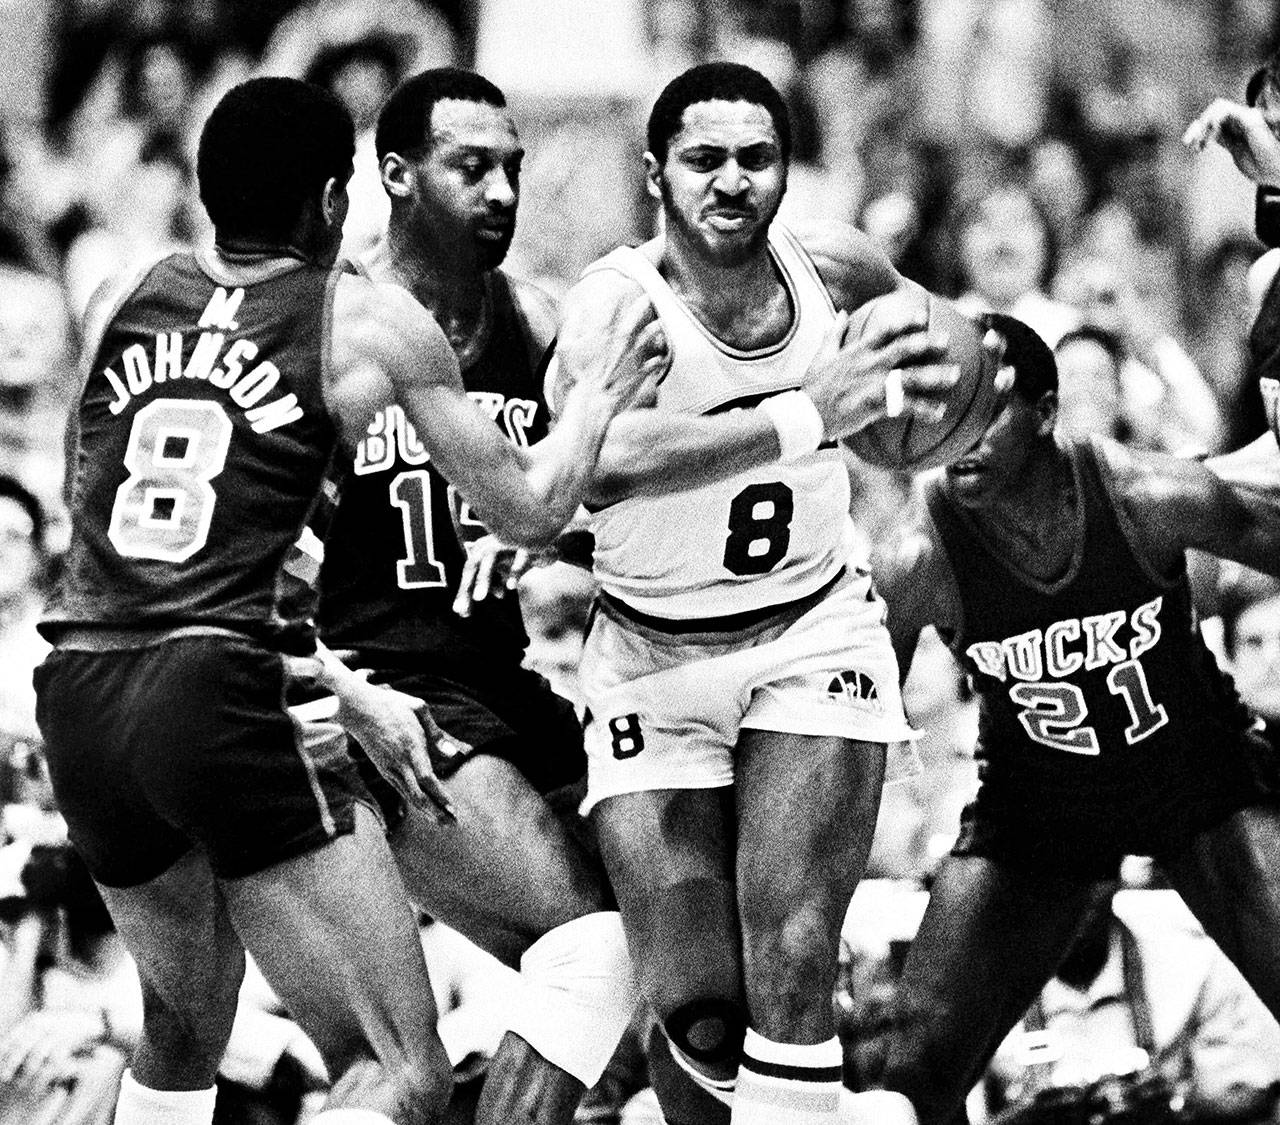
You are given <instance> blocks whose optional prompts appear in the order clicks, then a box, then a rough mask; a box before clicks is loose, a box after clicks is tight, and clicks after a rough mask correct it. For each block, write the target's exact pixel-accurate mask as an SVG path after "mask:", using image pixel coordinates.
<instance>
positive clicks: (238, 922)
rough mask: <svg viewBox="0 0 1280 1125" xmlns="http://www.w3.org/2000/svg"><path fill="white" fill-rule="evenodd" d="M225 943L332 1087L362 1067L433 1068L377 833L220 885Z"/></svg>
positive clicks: (401, 918) (400, 895) (408, 935)
mask: <svg viewBox="0 0 1280 1125" xmlns="http://www.w3.org/2000/svg"><path fill="white" fill-rule="evenodd" d="M221 886H222V889H223V893H224V895H225V896H226V901H227V905H228V909H229V911H230V914H231V918H232V921H233V923H234V925H235V928H236V932H237V933H238V934H239V936H240V939H241V941H242V942H243V943H244V946H245V948H246V949H248V950H249V952H250V953H251V954H252V955H253V958H254V960H255V961H256V962H257V963H258V966H259V968H260V969H261V970H262V973H263V976H265V977H266V979H267V981H268V982H269V983H270V984H271V986H272V988H274V989H275V990H276V992H277V994H278V995H279V996H280V998H281V1000H282V1001H283V1003H284V1005H285V1007H286V1008H287V1009H288V1010H289V1012H290V1014H291V1015H292V1016H293V1018H294V1019H295V1020H297V1022H298V1023H299V1024H300V1025H301V1026H302V1028H303V1029H304V1030H305V1031H306V1032H307V1034H308V1035H309V1036H310V1037H311V1038H312V1040H314V1042H315V1043H316V1046H317V1047H319V1049H320V1051H321V1053H322V1054H323V1055H324V1058H325V1061H326V1063H327V1064H328V1065H329V1067H330V1070H331V1072H332V1073H333V1074H334V1075H335V1077H336V1075H337V1074H339V1073H341V1072H343V1071H345V1070H346V1069H347V1067H348V1066H350V1065H351V1064H352V1063H353V1062H355V1061H357V1060H362V1059H368V1058H370V1057H371V1058H373V1059H374V1060H376V1061H377V1062H379V1063H380V1064H382V1065H383V1066H385V1067H387V1068H389V1069H390V1070H392V1071H393V1072H396V1073H406V1072H408V1071H410V1070H412V1069H413V1068H420V1069H421V1070H423V1071H424V1072H427V1073H430V1071H431V1069H432V1067H434V1066H436V1065H437V1064H438V1062H439V1059H438V1057H437V1053H438V1050H439V1048H438V1040H436V1038H435V1035H434V1027H435V1022H436V1009H435V1003H434V1001H433V999H432V994H431V988H430V983H429V981H428V978H427V970H426V966H425V964H424V962H423V959H422V947H421V944H420V941H419V937H418V929H417V924H416V921H415V919H414V916H413V912H412V910H411V908H410V906H409V904H408V901H407V900H406V898H405V894H404V885H403V883H402V882H401V880H400V876H399V874H398V872H397V871H396V868H395V863H394V861H393V860H392V858H391V853H390V851H389V850H388V848H387V845H386V841H385V839H384V838H383V832H382V826H381V823H380V822H379V821H378V820H377V818H376V817H375V816H374V815H373V813H372V812H371V811H370V810H369V809H368V808H366V807H364V806H363V805H358V806H357V807H356V810H355V826H354V831H353V832H351V833H350V834H348V835H345V836H341V837H339V838H337V839H335V840H333V841H332V842H330V843H328V844H325V845H323V846H321V847H319V848H316V849H314V850H312V851H308V852H306V853H304V854H303V855H300V856H295V857H294V858H292V859H288V860H285V861H283V862H281V863H278V864H275V865H274V866H272V867H269V868H267V869H265V870H263V871H260V872H258V873H256V874H253V875H248V876H245V877H243V878H239V879H224V880H222V882H221Z"/></svg>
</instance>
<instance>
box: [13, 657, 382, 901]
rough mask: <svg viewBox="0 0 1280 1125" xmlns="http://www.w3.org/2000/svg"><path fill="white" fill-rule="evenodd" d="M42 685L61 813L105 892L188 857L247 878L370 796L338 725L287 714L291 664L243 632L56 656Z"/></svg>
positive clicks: (321, 840)
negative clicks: (203, 857)
mask: <svg viewBox="0 0 1280 1125" xmlns="http://www.w3.org/2000/svg"><path fill="white" fill-rule="evenodd" d="M35 682H36V689H37V692H38V719H39V723H40V729H41V731H42V732H43V735H44V739H45V747H46V751H47V753H48V758H49V771H50V774H51V777H52V779H53V786H54V793H55V796H56V799H57V802H58V807H59V810H60V811H61V812H62V814H63V816H64V817H65V819H66V821H67V827H68V830H69V834H70V837H71V841H72V843H73V844H74V845H75V846H76V848H77V849H78V850H79V851H80V853H81V854H82V855H83V856H84V859H85V861H86V862H87V863H88V865H89V869H90V871H92V873H93V876H94V878H95V879H97V880H98V881H99V882H100V883H103V884H105V885H107V886H116V887H129V886H136V885H138V884H140V883H145V882H147V881H148V880H150V879H153V878H155V877H156V876H158V875H160V874H162V873H163V872H164V871H166V870H167V869H168V868H170V867H171V866H172V865H173V864H174V863H175V862H176V861H177V860H179V859H180V858H181V857H182V856H184V855H185V854H186V853H187V852H189V851H190V850H191V849H193V848H200V849H203V851H204V852H205V853H206V854H207V855H208V858H209V863H210V865H211V867H212V869H213V871H214V872H215V874H217V875H218V876H220V877H223V878H229V879H234V878H240V877H243V876H246V875H252V874H255V873H257V872H259V871H262V870H264V869H266V868H267V867H270V866H271V865H273V864H275V863H279V862H281V861H282V860H285V859H289V858H292V857H294V856H297V855H301V854H302V853H304V852H307V851H311V850H313V849H315V848H317V847H319V846H321V845H323V844H325V843H326V842H328V841H329V840H332V839H334V838H335V837H338V836H341V835H344V834H346V833H348V832H350V831H351V830H352V828H353V827H354V821H355V817H354V807H353V803H354V801H355V800H356V799H357V798H360V799H363V800H366V801H367V800H368V795H367V793H366V792H365V790H364V788H363V786H362V784H361V782H360V779H359V776H358V774H357V773H356V770H355V767H354V763H352V761H351V759H350V756H349V755H348V754H347V747H346V736H345V734H344V732H343V731H342V728H341V727H339V726H337V725H336V724H334V723H311V722H304V721H302V720H300V719H298V718H296V717H295V716H293V715H292V714H291V713H290V711H289V710H288V708H287V707H286V705H285V691H286V674H285V663H284V658H283V657H282V656H281V655H280V654H279V653H277V652H272V651H270V650H268V649H266V648H263V647H262V646H261V645H259V644H257V643H256V642H255V641H253V640H252V639H250V638H249V637H239V636H236V635H233V634H219V635H205V636H182V637H174V638H169V639H165V640H159V641H157V642H156V643H154V644H151V645H150V646H149V647H145V648H127V649H115V650H112V651H106V652H100V651H81V650H79V649H74V648H60V649H55V650H54V651H53V652H52V653H50V655H49V656H48V658H47V659H46V660H45V662H44V663H43V664H42V665H41V666H40V667H39V668H38V669H37V670H36V674H35Z"/></svg>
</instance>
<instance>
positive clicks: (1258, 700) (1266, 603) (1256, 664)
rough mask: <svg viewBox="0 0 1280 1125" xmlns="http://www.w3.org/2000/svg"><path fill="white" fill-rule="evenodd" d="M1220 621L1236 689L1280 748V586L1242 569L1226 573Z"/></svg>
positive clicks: (1223, 644) (1220, 593)
mask: <svg viewBox="0 0 1280 1125" xmlns="http://www.w3.org/2000/svg"><path fill="white" fill-rule="evenodd" d="M1218 617H1219V619H1220V621H1221V622H1222V648H1223V653H1224V654H1225V656H1226V659H1227V663H1228V671H1230V672H1231V675H1232V677H1233V678H1234V679H1235V682H1236V690H1238V691H1239V692H1240V698H1241V699H1243V700H1244V701H1245V703H1246V704H1248V706H1249V709H1250V710H1251V711H1253V712H1254V714H1256V715H1257V716H1258V717H1259V718H1260V719H1262V721H1263V722H1264V723H1266V724H1267V730H1268V736H1269V738H1270V739H1271V742H1272V743H1273V744H1275V745H1276V746H1277V747H1280V581H1277V580H1276V579H1274V578H1270V577H1267V576H1265V575H1261V574H1258V573H1257V572H1256V571H1251V570H1244V569H1243V568H1239V567H1236V568H1233V569H1231V570H1228V571H1226V580H1225V581H1224V582H1222V584H1221V588H1220V592H1219V598H1218Z"/></svg>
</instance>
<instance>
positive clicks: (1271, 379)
mask: <svg viewBox="0 0 1280 1125" xmlns="http://www.w3.org/2000/svg"><path fill="white" fill-rule="evenodd" d="M1249 359H1250V366H1251V369H1252V371H1253V375H1254V378H1256V379H1257V380H1258V390H1259V392H1260V394H1261V397H1262V404H1263V410H1264V412H1265V414H1266V419H1267V422H1268V423H1269V424H1270V426H1271V429H1272V432H1273V433H1275V435H1276V440H1277V441H1280V417H1277V401H1278V400H1280V271H1277V273H1276V276H1275V277H1274V278H1272V280H1271V284H1270V285H1269V286H1268V287H1267V292H1266V295H1265V296H1264V297H1263V299H1262V306H1261V307H1260V308H1259V309H1258V315H1257V317H1256V319H1255V320H1254V322H1253V327H1252V328H1251V329H1250V330H1249ZM1248 436H1250V437H1252V436H1253V435H1252V434H1249V435H1248Z"/></svg>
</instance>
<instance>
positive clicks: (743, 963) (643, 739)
mask: <svg viewBox="0 0 1280 1125" xmlns="http://www.w3.org/2000/svg"><path fill="white" fill-rule="evenodd" d="M648 148H649V151H648V153H647V154H646V156H645V162H646V166H647V173H648V185H649V190H650V193H651V194H652V195H653V196H654V197H655V198H657V199H659V200H661V203H662V211H663V215H664V218H665V231H664V233H663V234H662V235H661V236H659V237H658V238H656V239H654V240H653V241H651V242H649V243H646V244H645V245H644V246H641V247H639V248H638V249H631V248H622V249H620V250H616V251H614V252H613V253H612V254H610V255H608V256H607V257H605V258H603V259H601V260H600V261H599V262H597V263H595V264H594V265H593V266H592V267H590V268H589V269H588V271H587V272H586V274H585V275H584V277H583V278H582V279H581V280H580V281H579V283H578V284H577V285H576V286H575V287H574V289H573V290H572V291H571V292H570V294H569V295H568V298H567V302H566V307H565V312H564V323H565V326H566V328H569V329H572V331H573V332H574V334H575V335H576V336H579V338H590V335H589V334H590V333H591V332H592V331H593V330H597V331H598V333H599V338H600V339H601V341H602V343H603V342H605V341H607V339H608V331H607V327H606V324H607V321H608V319H609V317H610V316H612V315H613V313H612V310H614V309H616V308H617V307H618V306H619V305H620V304H622V303H625V302H626V301H628V300H634V299H635V297H636V296H637V295H638V294H641V293H643V294H646V295H647V296H648V297H649V298H650V300H651V301H652V302H653V304H654V306H655V308H656V310H657V313H658V317H659V320H660V322H661V325H662V328H663V331H664V332H665V335H666V339H667V343H668V346H669V349H670V354H671V357H672V367H671V370H670V372H669V374H668V376H667V378H666V380H665V381H664V383H663V385H662V387H661V388H660V390H659V392H658V396H657V404H656V407H655V408H654V409H651V410H640V411H633V412H630V413H626V414H623V415H621V416H619V418H618V419H616V420H615V421H614V423H613V424H612V426H611V428H610V431H609V434H608V436H607V438H606V441H605V446H604V449H603V451H602V455H601V460H600V463H599V466H598V469H597V472H596V475H595V478H594V487H593V490H592V492H591V494H590V499H589V503H590V505H591V507H592V509H593V518H592V524H593V530H594V533H595V572H596V575H597V577H598V578H599V580H600V583H601V586H602V589H603V592H602V595H601V599H600V602H599V605H598V612H597V613H596V614H595V616H594V621H593V624H592V626H591V628H590V630H589V633H588V637H587V643H586V651H585V654H584V657H583V662H582V680H583V686H584V690H585V694H586V699H587V705H588V712H587V717H586V745H587V751H588V756H589V763H590V765H589V788H588V795H587V800H586V802H585V805H584V808H586V809H589V810H591V812H592V817H593V820H594V823H595V826H596V828H597V830H598V833H599V838H600V843H601V848H602V851H603V854H604V858H605V862H606V865H607V867H608V869H609V874H610V876H611V879H612V881H613V884H614V888H615V890H616V892H617V896H618V901H619V905H620V908H621V911H622V915H623V921H624V925H625V928H626V933H627V941H628V945H629V948H630V950H631V954H632V957H633V959H634V961H635V963H636V969H637V975H638V978H639V980H640V983H641V986H642V988H643V990H644V992H645V994H646V996H647V998H648V1000H649V1002H650V1003H651V1005H652V1006H653V1008H654V1009H655V1011H656V1012H657V1015H658V1017H659V1019H660V1021H661V1024H662V1027H663V1029H664V1031H665V1033H666V1036H667V1039H668V1040H669V1043H670V1045H671V1054H672V1057H673V1058H674V1060H675V1062H676V1063H678V1064H679V1065H680V1067H682V1068H683V1069H684V1070H685V1071H687V1072H688V1073H689V1074H690V1075H691V1076H692V1077H693V1078H694V1080H695V1081H696V1082H698V1084H699V1085H701V1086H702V1087H703V1088H704V1089H705V1090H708V1091H709V1092H711V1093H712V1094H713V1095H715V1096H716V1097H717V1098H718V1099H719V1100H720V1101H721V1102H724V1103H726V1104H731V1105H732V1118H731V1120H732V1121H733V1122H734V1123H735V1125H757V1123H764V1122H769V1123H770V1125H784V1123H785V1125H801V1123H805V1125H808V1123H814V1125H816V1123H818V1122H834V1121H839V1120H844V1119H845V1118H844V1117H842V1116H841V1113H842V1111H841V1109H840V1108H839V1103H840V1059H841V1054H840V1047H839V1043H838V1041H837V1039H836V1036H835V1028H834V1023H833V1019H832V1005H831V995H832V986H833V983H834V978H835V973H836V955H837V946H838V940H839V932H840V925H841V922H842V920H843V918H844V914H845V910H846V908H847V906H848V904H849V900H850V897H851V895H852V893H853V890H854V887H855V886H856V884H857V882H858V879H859V878H860V876H861V874H862V871H863V868H864V866H865V862H866V856H867V850H868V847H869V845H870V842H871V837H872V833H873V831H874V828H875V820H876V813H877V810H878V807H879V800H880V789H881V785H882V782H883V779H884V777H885V772H886V761H888V763H889V768H890V770H891V771H892V770H893V769H895V768H901V767H902V766H903V765H904V764H909V763H910V762H911V761H913V760H914V756H913V754H912V752H911V751H910V749H909V740H910V739H911V738H912V736H913V732H912V731H911V729H910V728H909V726H908V724H907V722H906V719H905V718H904V716H903V712H902V705H901V701H900V698H899V693H898V686H897V667H896V664H895V661H894V657H893V653H892V650H891V648H890V645H889V640H888V636H887V634H886V632H885V630H884V628H883V626H882V618H883V615H884V606H883V604H882V603H881V602H880V600H879V599H878V598H877V596H876V594H875V592H874V590H873V589H872V587H871V581H870V577H869V574H868V572H867V570H866V569H865V567H864V566H863V565H862V563H861V561H860V560H858V559H857V558H856V557H854V554H853V542H854V536H853V529H852V527H851V525H850V521H849V516H848V512H849V485H848V478H847V475H846V470H845V467H844V465H843V462H842V460H841V457H840V454H839V451H838V450H837V448H836V447H835V442H834V441H833V440H831V439H833V438H836V437H839V436H842V435H844V434H846V433H849V432H852V431H854V430H856V429H858V428H860V427H862V426H865V425H866V424H868V423H869V422H871V421H873V420H875V419H876V418H879V417H881V416H883V415H885V414H894V413H897V412H898V411H900V410H901V409H903V408H904V406H905V408H906V409H911V410H915V411H918V412H919V413H921V414H926V415H932V416H934V417H938V416H939V411H940V410H941V407H940V405H939V403H938V401H937V396H939V395H940V394H941V393H943V392H944V391H945V389H946V388H947V387H948V386H949V385H950V384H951V383H952V382H953V381H954V378H955V372H954V370H953V369H951V368H948V367H946V366H944V365H939V364H938V360H939V358H940V356H941V353H942V350H943V348H944V347H945V340H944V339H941V338H939V337H935V336H931V335H929V334H928V333H926V332H924V331H922V330H921V326H920V325H919V324H910V323H902V324H900V325H895V326H894V327H893V330H892V331H887V332H885V333H882V334H876V335H875V337H874V338H866V339H864V340H863V341H861V342H860V343H859V342H850V343H849V344H848V345H847V346H846V349H845V351H844V353H843V360H842V362H843V363H844V365H845V370H844V371H843V372H842V373H841V374H839V375H838V376H837V375H836V374H835V372H834V370H833V367H832V364H831V363H830V361H829V357H830V356H831V355H832V354H833V347H834V344H835V342H837V341H838V340H839V338H840V336H841V335H842V327H843V324H842V322H843V314H842V313H841V312H839V311H838V310H851V309H854V308H856V307H857V306H858V305H860V304H862V303H864V302H865V301H867V300H868V299H870V298H872V297H875V296H877V295H879V294H882V293H886V292H889V291H891V290H894V289H896V288H898V287H900V286H903V285H906V284H907V282H905V281H904V280H903V279H902V278H901V277H900V276H899V275H898V274H897V273H896V272H895V271H894V270H893V268H892V267H891V266H890V264H889V263H888V261H887V260H886V259H885V258H884V256H883V255H882V254H880V253H879V252H878V251H876V250H875V249H873V248H872V246H871V245H870V243H869V242H868V241H867V239H865V238H864V237H863V236H861V235H860V234H859V233H858V232H856V231H854V230H852V229H851V228H846V227H838V228H829V229H825V230H823V231H821V232H817V233H815V234H814V235H813V236H807V235H806V236H804V237H799V238H798V237H797V236H796V235H794V234H792V233H791V232H789V231H788V230H786V229H784V228H783V227H782V226H781V225H780V224H777V223H773V222H772V219H773V216H774V214H775V213H776V211H777V207H778V204H779V202H780V201H781V198H782V195H783V192H784V190H785V187H786V177H787V160H788V155H789V148H790V134H789V127H788V123H787V117H786V111H785V108H784V107H783V104H782V101H781V99H780V98H779V96H778V94H777V91H776V90H774V88H773V87H772V86H771V85H770V84H769V83H768V82H767V81H766V80H765V79H764V78H763V77H762V76H761V75H759V74H758V73H756V72H755V71H753V70H750V69H749V68H747V67H744V66H739V65H736V64H729V63H713V64H708V65H704V66H699V67H694V68H693V69H692V70H689V71H687V72H686V73H684V74H683V75H681V76H680V77H678V78H676V79H675V80H674V81H673V82H672V83H671V84H670V85H669V86H668V87H667V88H666V89H665V90H664V91H663V93H662V94H661V95H660V97H659V98H658V101H657V103H656V104H655V106H654V109H653V113H652V116H651V118H650V121H649V132H648ZM584 332H585V333H587V334H588V335H587V336H586V337H583V336H582V335H581V334H582V333H584ZM562 359H563V357H562ZM911 365H914V366H911ZM570 367H571V363H569V362H562V363H561V366H560V369H559V371H558V372H555V373H553V375H552V376H551V381H552V394H551V395H550V396H549V397H550V398H552V399H553V400H555V399H558V397H559V395H560V394H562V393H563V392H564V390H565V389H566V386H567V385H568V384H570V383H571V382H572V378H573V376H572V371H571V370H569V368H570ZM904 367H907V371H906V372H905V373H904V372H903V370H902V369H903V368H904ZM903 381H905V388H904V389H905V391H906V395H905V402H904V400H903V395H902V394H900V393H899V392H898V389H897V388H898V387H899V386H902V385H903ZM735 1086H736V1092H735ZM659 1095H660V1098H661V1100H662V1102H663V1110H664V1113H665V1116H666V1119H667V1121H668V1122H673V1123H674V1122H685V1123H688V1122H690V1121H692V1120H693V1119H694V1117H693V1115H694V1113H695V1112H696V1113H698V1116H697V1120H699V1121H703V1120H706V1119H707V1115H706V1112H705V1109H703V1110H697V1111H695V1110H691V1109H690V1108H688V1106H687V1105H685V1106H682V1105H681V1104H679V1103H678V1102H677V1101H676V1100H675V1096H674V1093H673V1091H664V1090H663V1089H661V1088H660V1089H659ZM870 1096H871V1097H880V1098H883V1099H888V1100H889V1102H890V1104H888V1105H883V1104H881V1105H878V1106H877V1108H876V1110H875V1111H874V1119H875V1120H877V1121H879V1122H885V1123H888V1122H891V1121H894V1120H896V1119H904V1120H911V1119H912V1118H911V1117H910V1109H909V1106H907V1105H906V1103H905V1100H897V1101H895V1100H894V1099H896V1098H897V1096H896V1095H889V1094H879V1095H870ZM713 1104H714V1103H713ZM704 1105H705V1099H704ZM895 1113H896V1114H898V1115H899V1116H898V1117H897V1118H895V1116H894V1115H895ZM724 1116H725V1117H726V1118H727V1117H728V1113H727V1112H725V1113H724ZM868 1119H870V1118H868Z"/></svg>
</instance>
